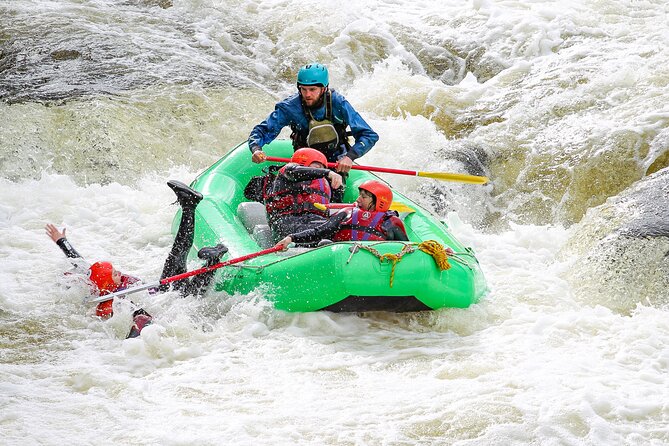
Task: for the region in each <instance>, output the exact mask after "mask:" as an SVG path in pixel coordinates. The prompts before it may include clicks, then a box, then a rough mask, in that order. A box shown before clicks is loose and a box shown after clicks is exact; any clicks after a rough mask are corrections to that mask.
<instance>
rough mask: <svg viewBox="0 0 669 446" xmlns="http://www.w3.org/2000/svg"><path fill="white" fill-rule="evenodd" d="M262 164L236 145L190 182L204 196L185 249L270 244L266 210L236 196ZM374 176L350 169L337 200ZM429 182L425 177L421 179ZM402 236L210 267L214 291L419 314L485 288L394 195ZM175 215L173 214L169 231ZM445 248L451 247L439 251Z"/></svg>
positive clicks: (441, 233) (303, 308) (424, 218)
mask: <svg viewBox="0 0 669 446" xmlns="http://www.w3.org/2000/svg"><path fill="white" fill-rule="evenodd" d="M264 151H265V153H267V154H268V155H270V156H276V157H284V158H289V157H290V156H291V155H292V153H293V149H292V145H291V142H290V141H282V140H279V141H275V142H273V143H272V144H269V145H267V146H265V147H264ZM269 164H276V163H264V164H254V163H252V162H251V155H250V152H249V150H248V145H247V143H246V142H245V143H243V144H241V145H239V146H237V147H236V148H234V149H233V150H232V151H230V152H229V153H228V154H227V155H225V156H224V157H223V158H221V159H220V160H219V161H218V162H216V163H215V164H214V165H213V166H211V167H210V168H208V169H207V170H205V171H204V172H202V173H201V174H200V175H199V176H198V177H197V178H196V179H195V181H194V182H193V183H192V184H191V186H192V187H193V188H194V189H196V190H198V191H200V192H201V193H202V194H203V195H204V199H203V200H202V201H201V202H200V204H199V205H198V207H197V210H196V220H195V240H194V246H193V250H192V251H191V255H192V256H194V255H195V253H196V252H197V250H199V249H200V248H202V247H204V246H212V245H215V244H217V243H221V242H222V243H225V244H226V245H227V246H228V248H229V252H228V254H226V256H227V257H226V258H224V259H223V261H225V260H226V259H228V258H237V257H241V256H244V255H247V254H250V253H255V252H258V251H261V250H263V249H266V248H270V247H272V246H273V245H274V243H273V241H272V240H271V232H270V230H269V227H268V226H267V220H266V214H265V212H264V206H263V205H262V204H260V203H256V202H249V201H248V200H247V199H246V198H245V197H244V194H243V191H244V188H245V186H246V184H247V183H248V181H249V180H250V179H251V178H252V177H253V176H257V175H262V174H263V172H262V169H263V168H265V167H267V166H268V165H269ZM370 178H376V179H378V177H376V176H375V175H373V174H371V173H369V172H366V171H360V170H352V171H351V173H350V177H349V179H348V182H347V190H346V193H345V196H344V201H346V202H353V201H354V200H355V199H356V197H357V185H359V184H360V183H362V182H363V181H365V180H368V179H370ZM427 181H430V180H427ZM393 194H394V200H393V203H394V205H393V207H394V208H396V209H397V210H398V211H399V212H400V218H402V220H403V222H404V225H405V228H406V231H407V234H408V236H409V239H410V242H396V241H382V242H378V241H376V242H339V243H332V244H328V245H324V246H320V247H317V248H311V249H308V248H290V249H288V250H287V251H282V252H275V253H271V254H267V255H263V256H259V257H255V258H253V259H250V260H248V261H246V262H244V263H239V264H235V265H231V266H229V267H225V268H221V269H219V270H218V271H217V273H216V277H215V279H214V282H215V289H216V290H217V291H225V292H226V293H229V294H234V293H241V294H247V293H250V292H251V291H253V290H256V289H257V290H259V291H260V292H261V293H262V295H263V296H264V297H265V298H266V299H269V300H271V301H272V303H273V305H274V307H275V308H277V309H279V310H284V311H294V312H309V311H318V310H327V311H335V312H348V311H352V312H366V311H393V312H405V311H424V310H435V309H438V308H445V307H457V308H465V307H468V306H469V305H471V304H473V303H475V302H477V301H478V300H479V299H480V298H481V297H482V296H483V295H484V294H485V293H486V291H487V285H486V282H485V279H484V276H483V273H482V272H481V268H480V267H479V263H478V261H477V260H476V257H475V256H474V253H473V252H472V250H471V249H470V248H467V247H465V246H463V245H462V244H461V243H460V242H459V241H457V240H456V239H455V237H453V235H452V234H451V233H450V232H449V230H448V228H447V227H446V226H445V225H444V224H443V223H442V222H440V221H439V220H438V219H437V218H435V217H434V216H433V215H431V214H430V213H429V212H428V211H426V210H424V209H422V208H421V207H420V206H418V205H417V204H416V203H414V202H412V201H411V200H409V199H408V198H407V197H405V196H404V195H402V194H401V193H399V192H397V191H396V190H394V191H393ZM179 218H180V215H179V214H177V215H176V217H175V220H174V224H173V229H174V230H175V231H176V228H177V226H178V221H179ZM447 248H450V250H452V252H450V250H447Z"/></svg>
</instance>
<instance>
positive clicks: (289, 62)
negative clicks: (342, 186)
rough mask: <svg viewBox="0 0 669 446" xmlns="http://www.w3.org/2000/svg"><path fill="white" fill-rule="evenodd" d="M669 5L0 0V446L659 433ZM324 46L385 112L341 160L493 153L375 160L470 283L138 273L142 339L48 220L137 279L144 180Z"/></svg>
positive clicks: (286, 84) (198, 150)
mask: <svg viewBox="0 0 669 446" xmlns="http://www.w3.org/2000/svg"><path fill="white" fill-rule="evenodd" d="M352 5H355V6H352ZM668 24H669V6H668V5H667V3H666V2H664V1H662V0H638V1H637V0H619V1H613V0H584V1H575V0H574V1H562V2H553V1H548V0H546V1H540V0H536V1H530V0H525V1H512V0H497V1H495V0H472V1H461V0H458V1H456V0H441V1H434V2H427V1H410V0H386V1H383V0H364V1H357V2H351V3H350V5H349V4H347V3H342V2H336V1H331V0H321V1H310V0H303V1H296V0H271V1H260V0H255V1H254V0H93V1H85V0H4V1H2V2H0V259H1V265H2V266H1V267H0V444H1V445H24V444H41V445H62V444H72V445H95V446H100V445H107V444H109V445H111V444H114V445H137V444H149V445H223V444H235V445H393V446H394V445H459V446H464V445H481V446H488V445H510V444H512V445H607V446H608V445H653V446H659V445H669V291H667V288H668V287H669V256H668V255H667V253H668V252H669V224H668V223H667V222H669V211H668V210H667V208H668V206H669V205H668V201H669V179H668V178H667V177H668V176H669V175H668V174H667V172H669V171H668V170H667V166H668V165H669V88H668V84H669V26H668ZM315 60H318V61H321V62H323V63H325V64H327V65H328V67H329V68H330V71H331V85H332V86H333V87H334V88H335V89H337V90H338V91H340V92H342V93H343V94H345V95H346V97H347V98H348V99H349V101H350V102H351V103H352V104H353V105H354V107H356V108H357V109H358V111H360V112H361V113H362V114H363V116H364V117H365V118H366V120H367V121H368V122H369V123H370V125H371V126H372V127H373V128H374V129H375V130H376V131H377V132H378V133H379V134H380V141H379V143H378V144H377V146H376V147H375V148H374V149H373V150H372V151H371V152H370V153H369V154H368V155H366V156H365V157H364V158H363V159H362V160H361V162H362V161H364V162H365V163H366V164H369V165H381V166H387V167H401V168H407V169H415V170H426V171H457V172H470V173H475V174H484V175H488V176H489V177H490V178H491V180H492V182H491V184H490V185H487V186H485V187H480V186H471V185H461V184H455V183H438V182H436V181H435V180H430V179H423V178H411V177H385V178H386V179H387V180H389V181H391V182H392V183H393V185H394V186H395V187H396V188H398V189H399V190H401V191H402V192H404V193H405V194H407V195H408V196H410V197H411V198H412V199H414V200H416V201H418V202H419V203H421V204H422V205H423V206H425V207H426V208H428V209H430V210H431V211H432V212H434V213H435V214H437V215H439V216H440V217H441V218H442V219H444V220H445V221H446V222H447V223H448V224H449V225H450V227H451V229H452V230H453V232H454V233H455V234H456V236H457V237H458V238H459V239H460V240H461V241H463V242H464V243H465V244H467V245H469V246H471V247H473V249H474V250H475V252H476V253H477V256H478V258H479V260H480V263H481V265H482V268H483V271H484V273H485V275H486V278H487V280H488V283H489V286H490V293H489V294H488V295H487V296H486V297H485V298H484V299H483V300H481V302H479V303H478V304H475V305H473V306H472V307H470V308H467V309H446V310H442V311H436V312H432V313H425V314H400V315H397V314H364V315H356V314H331V313H313V314H289V313H283V312H280V311H277V310H274V309H273V308H272V307H271V305H269V304H268V303H267V301H265V300H264V299H263V295H262V293H261V292H258V293H257V294H251V295H236V296H227V295H224V294H220V293H219V294H217V293H214V292H211V293H209V294H208V295H206V296H205V297H204V298H201V299H195V298H186V299H181V298H179V297H178V296H177V295H176V294H175V293H167V294H164V295H160V296H153V297H149V296H147V295H144V294H138V295H137V296H138V297H137V299H136V300H137V301H138V302H140V303H141V304H142V305H143V306H144V307H145V308H146V309H147V310H148V311H149V312H150V313H151V314H153V315H154V316H155V319H154V324H153V325H152V326H150V327H148V328H147V329H145V330H144V332H143V333H142V336H141V337H140V338H137V339H131V340H125V339H124V338H125V335H126V333H127V331H128V327H129V325H130V314H131V311H132V309H131V308H129V306H127V305H126V304H120V305H119V307H118V308H117V311H116V313H115V315H114V317H113V318H112V319H110V320H108V321H100V320H97V319H96V318H95V317H94V316H93V313H94V310H93V308H91V307H90V306H87V305H84V304H83V303H82V300H81V299H82V296H83V295H85V294H86V292H87V290H86V289H85V288H84V287H83V286H82V285H81V284H80V283H78V282H76V281H73V280H72V279H71V278H70V277H68V276H64V275H63V272H64V271H66V270H67V269H68V268H69V263H68V261H67V260H66V259H65V257H64V256H63V255H62V253H61V252H60V250H59V249H58V248H57V247H56V245H54V244H53V243H52V242H51V240H50V239H48V238H47V237H46V235H45V234H44V229H43V228H44V225H45V224H46V223H49V222H51V223H54V224H56V225H57V226H58V227H60V228H62V227H66V228H67V235H68V238H69V240H70V241H71V242H72V244H73V245H74V246H75V248H76V249H77V250H78V251H79V252H80V253H81V254H82V255H84V257H86V258H87V259H88V260H91V261H95V260H102V259H109V260H112V261H113V262H114V263H115V265H116V266H117V267H118V268H120V269H121V270H122V271H124V272H128V273H131V274H134V275H137V276H139V277H142V278H144V279H146V280H147V281H153V280H156V279H157V278H158V276H159V274H160V271H161V268H162V263H163V260H164V258H165V256H166V255H167V252H168V251H169V248H170V245H171V241H172V235H171V231H170V229H171V222H172V218H173V216H174V213H175V212H176V210H177V207H176V206H174V205H172V204H171V203H172V202H173V201H174V196H173V194H172V192H171V191H170V189H169V188H168V187H167V186H166V185H165V182H166V181H167V180H168V179H178V180H181V181H184V182H190V181H192V179H194V178H195V176H196V175H197V174H198V173H199V172H201V171H202V170H203V169H204V168H206V167H207V166H209V165H210V164H212V163H213V162H215V161H216V160H217V159H218V158H219V157H220V156H222V155H223V154H225V153H226V151H227V150H229V149H230V148H231V147H233V146H234V145H236V144H238V143H239V142H241V141H244V140H245V139H246V138H247V136H248V133H249V131H250V130H251V128H252V127H253V125H254V124H256V123H257V122H259V121H260V120H261V119H263V118H264V117H265V116H266V115H267V114H268V113H269V112H270V111H271V110H272V109H273V106H274V103H275V102H276V101H277V100H278V99H280V98H283V97H285V96H287V95H289V94H291V93H292V92H293V91H294V88H295V85H294V78H295V74H296V70H297V68H298V67H299V66H300V65H303V64H305V63H308V62H311V61H315ZM286 136H287V134H285V135H283V137H286ZM195 265H196V263H195V264H193V265H192V266H195ZM323 286H324V287H326V286H331V284H323Z"/></svg>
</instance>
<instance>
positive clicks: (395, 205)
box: [390, 201, 416, 213]
mask: <svg viewBox="0 0 669 446" xmlns="http://www.w3.org/2000/svg"><path fill="white" fill-rule="evenodd" d="M390 210H391V211H397V212H400V213H401V212H407V213H411V212H416V210H415V209H413V208H410V207H409V206H407V205H406V204H404V203H400V202H399V201H393V202H392V203H391V204H390Z"/></svg>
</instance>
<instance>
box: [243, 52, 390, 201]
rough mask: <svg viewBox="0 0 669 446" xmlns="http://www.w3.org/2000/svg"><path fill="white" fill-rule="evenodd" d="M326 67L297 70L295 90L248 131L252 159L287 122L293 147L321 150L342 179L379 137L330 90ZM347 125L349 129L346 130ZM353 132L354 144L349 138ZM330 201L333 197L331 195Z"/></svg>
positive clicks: (261, 156)
mask: <svg viewBox="0 0 669 446" xmlns="http://www.w3.org/2000/svg"><path fill="white" fill-rule="evenodd" d="M329 85H330V78H329V74H328V69H327V68H326V67H325V65H322V64H320V63H311V64H308V65H305V66H303V67H302V68H300V71H299V72H298V73H297V93H296V94H294V95H292V96H290V97H289V98H287V99H284V100H283V101H281V102H279V103H278V104H276V106H275V108H274V111H273V112H272V113H270V115H269V116H268V117H267V119H265V120H264V121H263V122H261V123H260V124H258V125H256V126H255V127H254V128H253V130H252V131H251V134H250V135H249V148H250V149H251V153H252V154H253V157H252V160H253V162H254V163H261V162H263V161H264V159H265V156H266V155H265V153H264V152H263V151H262V147H263V146H264V145H265V144H269V143H270V142H272V141H273V140H274V139H275V138H276V137H277V136H278V135H279V133H280V132H281V130H282V129H283V128H284V127H286V126H290V128H291V130H292V131H293V133H292V134H291V135H290V138H291V139H292V140H293V148H294V149H295V150H297V149H300V148H303V147H311V148H314V149H317V150H318V151H320V152H322V153H323V154H324V155H325V156H326V158H327V160H328V162H331V163H338V165H337V171H338V172H339V173H341V174H343V176H344V180H345V179H346V176H347V175H348V171H349V170H351V166H352V165H353V161H354V160H356V159H357V158H360V157H361V156H363V155H364V154H365V153H367V152H368V151H369V150H370V149H371V148H372V147H373V146H374V144H376V142H377V141H378V140H379V135H378V134H377V133H376V132H375V131H374V130H372V129H371V127H369V125H368V124H367V123H366V122H365V120H364V119H362V116H360V114H359V113H358V112H357V111H355V109H354V108H353V107H352V106H351V104H349V102H348V101H347V100H346V98H345V97H344V96H342V95H341V94H339V93H337V92H336V91H334V90H330V88H329ZM347 128H350V129H351V131H350V133H349V132H347V131H346V129H347ZM349 134H350V135H352V136H353V138H354V139H355V144H353V145H352V146H351V145H350V143H349V141H348V135H349ZM333 201H341V199H339V200H335V197H333Z"/></svg>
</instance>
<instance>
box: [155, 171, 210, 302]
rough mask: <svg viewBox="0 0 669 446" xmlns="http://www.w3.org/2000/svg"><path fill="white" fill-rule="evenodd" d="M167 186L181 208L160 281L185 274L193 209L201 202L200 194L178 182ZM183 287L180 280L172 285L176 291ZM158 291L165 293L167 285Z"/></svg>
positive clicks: (193, 214) (190, 241) (193, 232)
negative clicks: (177, 228)
mask: <svg viewBox="0 0 669 446" xmlns="http://www.w3.org/2000/svg"><path fill="white" fill-rule="evenodd" d="M167 185H168V186H169V187H170V188H171V189H172V190H173V191H174V193H175V194H176V196H177V201H178V202H179V205H180V206H181V221H180V222H179V230H178V231H177V235H176V237H175V238H174V243H173V244H172V250H171V251H170V253H169V254H168V255H167V259H166V260H165V266H163V272H162V274H161V275H160V278H161V279H164V278H166V277H171V276H176V275H177V274H181V273H185V272H186V259H187V258H188V251H190V248H191V247H192V246H193V236H194V235H195V208H196V207H197V205H198V203H199V202H200V201H201V200H202V194H201V193H199V192H198V191H196V190H193V189H191V188H190V187H188V186H186V185H185V184H184V183H182V182H180V181H176V180H170V181H168V182H167ZM183 286H184V281H181V280H180V281H177V282H175V283H174V287H175V288H177V289H180V288H181V287H183ZM159 289H160V291H167V290H168V289H169V285H160V288H159Z"/></svg>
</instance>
